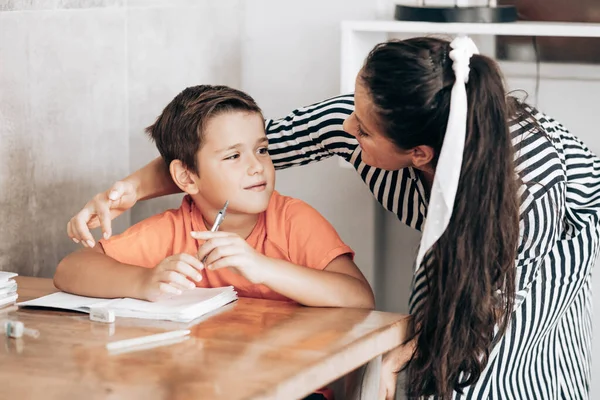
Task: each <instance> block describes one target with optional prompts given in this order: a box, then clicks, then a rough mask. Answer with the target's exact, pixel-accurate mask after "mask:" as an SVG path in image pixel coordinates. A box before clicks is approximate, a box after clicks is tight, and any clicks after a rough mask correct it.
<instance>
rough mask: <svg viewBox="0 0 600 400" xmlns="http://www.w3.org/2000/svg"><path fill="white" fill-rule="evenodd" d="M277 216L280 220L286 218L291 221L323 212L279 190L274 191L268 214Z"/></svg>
mask: <svg viewBox="0 0 600 400" xmlns="http://www.w3.org/2000/svg"><path fill="white" fill-rule="evenodd" d="M269 214H271V216H277V217H278V218H279V219H280V220H281V219H284V220H285V221H287V222H289V221H291V220H296V219H298V218H314V216H316V215H318V216H320V215H321V214H320V213H319V212H318V211H317V210H315V208H314V207H312V206H311V205H309V204H308V203H306V202H305V201H302V200H300V199H297V198H295V197H290V196H284V195H282V194H281V193H279V192H277V191H273V195H272V196H271V200H270V202H269V207H268V208H267V215H269Z"/></svg>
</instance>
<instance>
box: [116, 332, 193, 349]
mask: <svg viewBox="0 0 600 400" xmlns="http://www.w3.org/2000/svg"><path fill="white" fill-rule="evenodd" d="M190 332H191V331H190V330H189V329H184V330H180V331H171V332H165V333H157V334H156V335H148V336H141V337H137V338H133V339H125V340H118V341H116V342H110V343H107V344H106V348H107V349H108V350H121V349H125V348H127V347H134V346H141V345H145V344H149V343H155V342H161V341H163V340H169V339H175V338H179V337H183V336H187V335H189V334H190Z"/></svg>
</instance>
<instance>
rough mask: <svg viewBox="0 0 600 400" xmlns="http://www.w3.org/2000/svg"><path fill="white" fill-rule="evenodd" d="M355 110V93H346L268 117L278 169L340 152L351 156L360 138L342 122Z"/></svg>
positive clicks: (347, 157)
mask: <svg viewBox="0 0 600 400" xmlns="http://www.w3.org/2000/svg"><path fill="white" fill-rule="evenodd" d="M353 111H354V96H353V95H344V96H338V97H334V98H331V99H329V100H325V101H323V102H320V103H317V104H313V105H310V106H308V107H303V108H299V109H297V110H294V111H292V112H291V113H290V114H289V115H288V116H286V117H284V118H281V119H278V120H267V121H266V130H267V137H268V138H269V154H270V155H271V158H272V160H273V164H274V165H275V168H277V169H283V168H288V167H291V166H296V165H304V164H308V163H311V162H314V161H319V160H322V159H324V158H328V157H331V156H333V155H338V156H341V157H343V158H344V159H346V160H349V159H350V157H351V156H352V153H353V152H354V151H355V150H356V148H357V146H358V143H357V141H356V139H355V138H354V137H353V136H351V135H349V134H348V133H346V132H344V129H343V128H342V125H343V123H344V120H345V119H346V118H348V116H349V115H350V114H352V112H353Z"/></svg>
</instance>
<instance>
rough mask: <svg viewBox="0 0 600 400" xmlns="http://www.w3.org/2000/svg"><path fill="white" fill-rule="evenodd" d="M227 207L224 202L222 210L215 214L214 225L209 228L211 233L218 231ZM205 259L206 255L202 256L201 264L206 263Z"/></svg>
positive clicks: (226, 203)
mask: <svg viewBox="0 0 600 400" xmlns="http://www.w3.org/2000/svg"><path fill="white" fill-rule="evenodd" d="M228 205H229V200H227V201H226V202H225V205H224V206H223V208H222V209H221V210H220V211H219V212H218V213H217V218H215V223H214V224H213V226H212V228H210V231H211V232H216V231H218V230H219V226H221V223H222V222H223V220H224V219H225V212H227V206H228ZM206 257H208V255H206V256H204V258H203V259H202V262H203V263H205V262H206Z"/></svg>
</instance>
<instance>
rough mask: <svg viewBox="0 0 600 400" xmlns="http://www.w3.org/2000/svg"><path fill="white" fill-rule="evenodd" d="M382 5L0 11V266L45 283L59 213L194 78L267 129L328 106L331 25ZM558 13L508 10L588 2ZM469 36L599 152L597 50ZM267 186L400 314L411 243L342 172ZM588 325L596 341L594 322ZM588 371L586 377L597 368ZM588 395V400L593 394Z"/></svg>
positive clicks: (387, 5)
mask: <svg viewBox="0 0 600 400" xmlns="http://www.w3.org/2000/svg"><path fill="white" fill-rule="evenodd" d="M394 3H395V2H394V1H391V0H303V1H290V0H247V1H243V0H28V1H26V0H21V1H20V0H0V223H1V225H0V270H5V271H15V272H18V273H19V274H22V275H31V276H44V277H51V276H52V275H53V274H54V270H55V268H56V265H57V263H58V261H59V260H60V259H61V258H62V257H64V256H65V255H66V254H67V253H68V252H71V251H73V250H74V249H76V248H77V246H76V245H75V244H74V243H72V242H71V241H70V240H69V238H68V237H67V235H66V230H65V227H66V224H67V221H68V220H69V218H70V217H71V216H72V215H74V214H75V213H76V212H77V211H78V210H79V209H80V208H81V207H82V206H83V205H84V204H85V202H86V201H87V200H89V199H90V198H91V197H92V196H93V195H94V194H96V193H97V192H99V191H103V190H106V189H107V188H109V186H110V185H111V184H112V183H113V182H114V181H115V180H117V179H119V178H123V177H125V176H126V175H128V174H129V173H130V172H132V171H134V170H135V169H137V168H139V167H141V166H143V165H144V164H146V163H147V162H148V161H150V160H151V159H153V158H154V157H156V156H157V155H158V153H157V151H156V150H155V148H154V145H153V144H152V143H150V142H149V141H148V140H147V138H146V137H145V135H144V133H143V128H144V127H146V126H147V125H149V124H151V123H152V122H153V121H154V119H155V118H156V116H157V115H158V114H159V113H160V112H161V110H162V108H163V107H164V106H165V105H166V104H167V103H168V102H169V101H170V100H171V99H172V98H173V97H174V96H175V95H176V94H177V93H179V92H180V91H181V90H182V89H184V88H185V87H187V86H192V85H198V84H203V83H209V84H225V85H230V86H233V87H236V88H239V89H241V90H244V91H246V92H248V93H249V94H250V95H252V96H253V97H254V98H255V99H256V100H257V102H258V104H259V105H260V106H261V107H262V108H263V111H264V113H265V116H266V117H268V118H278V117H282V116H284V115H285V114H287V113H288V112H290V111H292V110H293V109H294V108H297V107H300V106H304V105H308V104H312V103H314V102H317V101H320V100H323V99H325V98H328V97H332V96H335V95H338V94H339V93H340V68H341V65H340V44H341V37H340V36H341V35H340V23H341V22H342V21H345V20H385V19H391V18H392V16H393V6H394ZM403 3H406V4H411V2H410V1H405V2H403ZM448 3H450V4H451V3H452V2H451V1H444V0H439V1H435V2H434V1H430V2H427V4H432V5H433V4H448ZM473 3H474V4H475V3H482V1H473ZM483 3H486V1H483ZM513 3H514V2H513ZM536 4H537V8H536ZM565 4H572V7H571V8H569V7H568V6H564V7H563V8H561V12H560V15H558V16H557V15H548V13H545V14H544V13H541V16H540V15H539V14H540V13H537V14H536V13H535V11H536V10H540V9H543V7H542V4H541V2H540V1H537V2H536V1H534V0H530V1H529V2H517V5H519V7H521V8H522V11H523V10H524V12H525V13H526V15H525V16H526V17H529V18H530V19H536V18H541V19H544V18H545V19H552V18H563V19H564V18H566V19H564V20H569V18H572V20H576V21H577V20H581V21H585V20H588V19H590V18H591V19H592V20H594V19H595V20H596V21H598V22H600V0H589V1H586V0H581V1H576V2H573V3H571V2H569V3H567V2H565ZM582 5H583V6H585V7H587V8H585V9H584V11H582V7H583V6H582ZM565 9H566V10H567V11H564V10H565ZM569 9H572V10H573V15H572V16H569V14H568V10H569ZM531 10H533V11H531ZM492 39H493V38H492ZM480 40H482V41H483V42H482V43H481V46H483V47H486V46H487V48H488V49H491V50H490V51H492V52H494V51H495V49H497V50H498V52H497V54H498V57H499V58H500V60H501V61H502V60H513V61H516V62H511V63H507V64H506V65H505V66H503V70H504V72H505V75H506V79H507V83H508V86H509V88H510V89H524V90H525V91H526V92H527V93H529V95H530V97H529V100H530V102H531V103H533V104H536V105H537V106H538V107H539V108H541V109H542V110H543V111H545V112H547V113H549V114H550V115H551V116H553V117H554V118H556V119H557V120H559V121H561V122H563V123H564V124H565V125H566V126H567V127H568V128H569V129H570V130H571V131H572V132H573V133H575V134H576V135H578V136H579V137H581V138H582V139H583V140H584V141H585V142H586V143H587V144H588V145H589V146H590V148H591V149H592V150H593V151H595V152H596V153H599V152H600V137H599V136H598V134H597V129H598V128H597V122H596V121H595V118H596V116H597V113H598V105H597V104H598V102H597V96H598V93H599V92H600V67H599V66H598V64H595V62H597V61H598V60H600V57H599V54H600V46H596V45H594V43H596V44H597V42H587V44H586V46H589V47H587V49H588V50H587V52H586V51H584V52H581V51H579V52H571V53H569V52H567V51H566V50H565V51H561V46H562V49H563V50H564V49H569V48H575V47H576V46H575V47H574V45H573V42H569V41H564V40H554V41H552V40H550V41H549V42H548V41H547V42H542V43H541V46H538V52H535V51H534V50H535V46H533V42H532V40H531V38H517V39H515V40H512V41H511V40H504V41H502V40H500V41H498V42H497V43H496V42H495V41H493V42H489V41H488V42H486V40H487V39H480ZM577 48H579V47H577ZM588 53H589V54H592V55H593V56H589V57H586V54H588ZM544 54H546V56H544ZM547 61H551V62H547ZM277 189H278V190H279V191H280V192H282V193H283V194H286V195H290V196H295V197H298V198H301V199H303V200H305V201H307V202H308V203H309V204H311V205H312V206H314V207H315V208H317V209H318V210H319V211H320V212H321V213H322V214H323V215H324V216H325V217H326V218H328V219H329V220H330V221H331V222H332V223H333V225H334V226H335V227H336V228H337V229H338V231H339V232H340V234H341V236H342V238H343V239H344V240H346V241H347V243H348V244H349V245H350V246H352V247H353V248H354V250H355V251H356V252H357V257H356V261H357V263H358V265H359V266H360V267H361V269H362V270H363V271H364V272H365V274H366V275H367V277H368V278H369V280H370V281H371V284H372V285H373V286H374V288H375V291H376V295H377V301H378V308H379V309H382V310H388V311H396V312H407V303H408V292H409V286H410V280H411V275H412V263H413V262H414V257H415V252H416V246H417V244H418V240H419V234H418V233H417V232H413V231H411V230H410V229H408V228H406V227H404V226H403V225H402V224H400V223H399V222H398V221H397V220H396V219H395V218H394V216H393V215H391V214H389V213H388V212H386V211H384V210H383V209H382V208H380V207H379V206H378V205H377V204H376V202H375V201H374V199H373V197H372V195H371V194H370V192H369V190H368V189H367V187H366V186H365V185H364V184H363V183H362V181H361V180H360V179H359V177H358V175H357V174H356V173H355V172H354V171H353V170H351V169H347V168H343V167H342V166H341V164H340V163H339V162H338V161H337V160H335V159H330V160H327V161H324V162H320V163H317V164H313V165H308V166H304V167H298V168H292V169H289V170H284V171H280V172H278V174H277ZM180 201H181V196H170V197H166V198H161V199H156V200H152V201H145V202H142V203H140V204H138V205H137V206H136V207H135V208H134V209H133V210H132V211H131V212H128V213H126V214H124V215H123V216H121V217H119V218H118V219H117V220H116V221H115V222H114V230H115V232H121V231H123V230H124V229H125V228H126V227H128V226H130V224H132V223H135V222H137V221H140V220H141V219H144V218H146V217H148V216H150V215H152V214H155V213H158V212H162V211H164V210H165V209H167V208H171V207H178V206H179V204H180ZM95 236H96V237H98V236H99V233H98V232H95ZM597 275H598V274H597V273H596V277H595V281H594V285H595V286H594V288H595V289H596V290H595V292H596V293H600V279H599V278H598V276H597ZM599 298H600V296H596V298H595V299H594V303H595V304H596V305H598V304H599V303H600V300H599ZM596 309H598V307H596ZM595 322H596V323H595V331H596V332H598V331H599V329H600V316H598V315H596V317H595ZM594 343H595V344H596V343H599V341H598V340H594ZM599 359H600V346H596V347H595V349H594V360H599ZM594 371H595V372H593V373H592V376H598V374H599V373H600V367H598V365H597V363H595V365H594ZM591 398H600V385H595V387H593V389H592V396H591Z"/></svg>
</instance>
